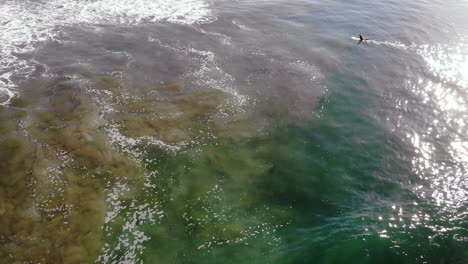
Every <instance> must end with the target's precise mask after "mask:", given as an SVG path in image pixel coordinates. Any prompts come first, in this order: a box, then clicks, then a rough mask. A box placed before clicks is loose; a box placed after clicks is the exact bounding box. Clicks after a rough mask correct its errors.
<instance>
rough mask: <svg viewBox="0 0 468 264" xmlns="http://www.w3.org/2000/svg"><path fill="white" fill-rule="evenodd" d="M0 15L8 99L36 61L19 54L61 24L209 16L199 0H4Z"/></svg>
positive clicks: (0, 66) (1, 89) (0, 83)
mask: <svg viewBox="0 0 468 264" xmlns="http://www.w3.org/2000/svg"><path fill="white" fill-rule="evenodd" d="M0 14H1V16H0V31H1V32H2V34H0V50H1V57H0V93H2V94H3V96H5V95H7V96H8V97H10V98H11V97H12V96H13V95H14V88H15V87H16V85H17V83H18V81H21V80H24V79H26V78H28V77H29V76H30V74H31V73H32V72H33V71H34V69H35V66H36V62H35V61H34V59H33V58H27V57H24V56H23V55H24V54H26V53H29V52H32V51H34V50H36V49H37V48H39V47H41V46H42V45H43V44H44V43H46V42H47V41H51V40H56V39H57V38H58V37H59V36H60V35H61V34H64V33H63V31H62V30H61V28H62V27H66V26H73V25H82V24H84V25H99V24H121V25H136V24H142V23H155V22H163V21H164V22H170V23H180V24H194V23H204V22H209V21H211V20H212V19H213V16H212V13H211V11H210V8H209V4H208V3H207V2H206V1H204V0H173V1H171V0H132V1H130V0H81V1H80V0H49V1H46V0H40V1H35V0H5V1H3V2H2V3H1V4H0ZM22 54H23V55H22ZM2 94H0V95H2ZM8 101H9V99H8V100H7V101H1V102H0V104H6V103H8Z"/></svg>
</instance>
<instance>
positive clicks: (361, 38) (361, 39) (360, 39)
mask: <svg viewBox="0 0 468 264" xmlns="http://www.w3.org/2000/svg"><path fill="white" fill-rule="evenodd" d="M364 40H368V39H365V38H363V37H362V35H361V34H359V42H358V44H361V42H363V41H364Z"/></svg>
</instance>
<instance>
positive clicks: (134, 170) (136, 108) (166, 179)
mask: <svg viewBox="0 0 468 264" xmlns="http://www.w3.org/2000/svg"><path fill="white" fill-rule="evenodd" d="M79 80H80V81H78V82H77V81H76V80H74V79H71V78H66V77H60V78H55V79H52V80H50V79H49V80H35V82H34V85H30V86H27V85H26V86H25V89H24V90H23V91H22V94H21V96H20V97H16V98H13V99H12V100H11V102H10V104H9V105H8V106H6V107H2V108H0V132H1V134H0V135H1V136H0V171H1V172H2V177H1V178H0V180H1V186H0V215H1V218H0V226H1V228H0V243H1V249H0V259H1V262H2V263H23V262H28V263H91V262H94V261H95V260H98V261H100V262H111V261H123V260H129V258H133V259H135V258H139V256H140V257H141V259H144V260H146V261H158V262H165V263H167V262H168V261H169V262H171V261H172V262H173V261H175V260H176V259H180V260H181V259H186V257H190V256H191V257H196V256H198V257H200V256H201V255H200V254H199V250H208V251H207V252H211V249H212V248H213V247H214V246H215V245H217V246H218V247H219V248H218V249H217V250H218V251H219V250H221V251H226V252H225V253H226V254H232V253H233V252H231V251H232V250H234V249H235V248H231V249H229V248H223V247H222V245H228V244H233V245H237V244H238V245H241V244H243V243H247V242H246V241H247V240H248V239H249V237H257V236H259V234H262V233H263V231H265V230H267V231H265V232H267V233H268V234H269V235H267V234H266V233H265V239H267V237H269V238H268V239H267V240H271V241H273V242H274V241H278V240H277V239H278V238H275V236H274V233H273V231H274V230H275V229H276V228H277V227H278V226H275V225H272V224H271V223H270V222H269V221H270V220H271V217H270V216H269V214H270V213H267V211H265V210H267V209H265V208H256V207H255V206H254V203H253V202H252V201H253V200H252V199H253V198H252V197H251V196H252V195H254V193H255V192H253V190H252V189H249V188H248V185H249V183H251V182H252V181H254V180H255V178H256V177H257V176H258V175H261V174H265V173H266V172H267V171H268V170H269V168H270V166H271V165H268V164H264V165H261V164H263V163H264V162H263V161H261V160H260V161H258V162H260V163H257V161H254V160H255V159H254V158H253V157H251V156H252V155H253V154H254V153H253V152H251V150H249V149H244V151H243V150H239V151H240V152H239V153H237V151H235V152H233V153H232V155H231V154H227V156H225V155H224V154H222V153H223V152H225V151H227V150H228V149H226V147H223V146H228V148H230V147H229V146H231V145H230V144H231V143H232V142H233V140H234V141H236V142H245V140H246V139H248V138H250V137H251V136H252V135H255V134H256V133H258V131H260V130H262V129H263V128H264V127H265V126H266V125H267V120H265V119H262V118H261V117H260V115H258V114H255V112H254V111H252V109H253V107H254V105H255V104H250V105H248V106H247V107H244V108H241V107H239V105H236V102H235V98H233V95H231V94H226V93H225V92H222V91H219V90H213V89H199V88H197V89H194V88H191V87H185V86H184V85H183V84H178V83H168V84H163V85H158V86H156V87H153V88H148V89H138V90H134V91H133V90H130V88H129V87H128V86H127V85H126V84H125V83H124V82H122V81H120V80H117V79H115V78H112V77H109V76H99V75H98V76H95V75H93V74H90V73H86V72H84V73H82V74H81V77H80V79H79ZM218 145H220V147H218ZM175 151H177V152H178V154H175ZM228 151H229V150H228ZM245 151H246V152H245ZM244 152H245V153H244ZM200 153H203V155H201V154H200ZM244 154H245V155H244ZM233 155H234V156H233ZM238 155H240V156H242V157H238ZM246 155H247V156H246ZM249 156H250V158H249ZM259 164H260V165H261V166H258V165H259ZM237 168H244V169H241V171H238V169H237ZM118 186H124V187H122V188H124V189H125V192H121V193H117V195H116V196H115V195H114V194H112V192H113V190H115V188H117V187H118ZM242 189H245V191H241V190H242ZM249 190H250V191H249ZM240 191H241V192H240ZM113 195H114V196H113ZM239 195H240V196H239ZM233 199H234V200H233ZM238 199H239V200H238ZM236 200H238V201H236ZM116 205H118V206H116ZM132 208H140V209H138V210H136V209H132ZM142 208H143V209H145V208H146V209H145V210H152V211H148V212H150V213H148V214H147V215H146V216H145V214H144V211H141V210H142ZM148 208H149V209H148ZM207 208H208V209H207ZM132 210H134V214H136V215H140V216H139V217H133V218H132V217H130V220H129V217H128V215H129V214H130V213H131V212H132ZM158 210H160V211H158ZM206 210H209V212H208V211H206ZM268 210H272V209H271V208H270V209H268ZM278 212H279V211H278ZM282 214H283V212H280V213H279V215H282ZM156 217H157V219H156ZM132 219H133V220H132ZM135 219H140V220H135ZM156 220H157V222H156ZM129 221H133V222H131V223H130V222H129ZM280 222H282V223H285V220H284V219H283V220H281V221H280ZM129 225H130V226H131V228H130V227H129ZM137 229H138V230H139V231H136V230H137ZM132 232H133V233H132ZM138 232H141V233H138ZM270 232H272V233H270ZM135 234H136V235H135ZM138 234H140V235H138ZM142 234H145V235H142ZM130 236H131V237H132V238H126V237H130ZM272 236H273V237H272ZM171 238H172V239H173V242H168V241H169V240H168V239H171ZM213 239H214V240H213ZM149 240H151V241H153V242H152V243H151V246H150V250H149V251H145V253H143V249H144V248H145V246H144V245H146V243H144V242H146V241H149ZM122 241H124V242H122ZM125 241H126V242H125ZM132 241H133V242H132ZM136 241H139V242H138V243H139V244H138V243H137V242H136ZM259 241H260V240H256V241H251V242H250V243H260V242H259ZM154 242H157V243H154ZM263 242H265V241H263ZM263 242H262V243H263ZM273 242H272V243H273ZM132 243H137V244H135V245H136V246H135V245H134V246H132ZM275 243H277V242H275ZM267 244H268V247H269V243H266V244H265V245H267ZM112 245H114V248H110V247H111V246H112ZM148 245H150V244H148ZM153 245H154V246H153ZM244 246H246V245H244ZM265 250H267V249H265ZM221 251H220V252H221ZM129 252H132V253H129ZM181 252H185V253H183V254H182V255H180V254H181ZM252 254H253V252H252ZM141 255H144V256H141ZM202 255H203V254H202ZM252 256H253V255H252Z"/></svg>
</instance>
